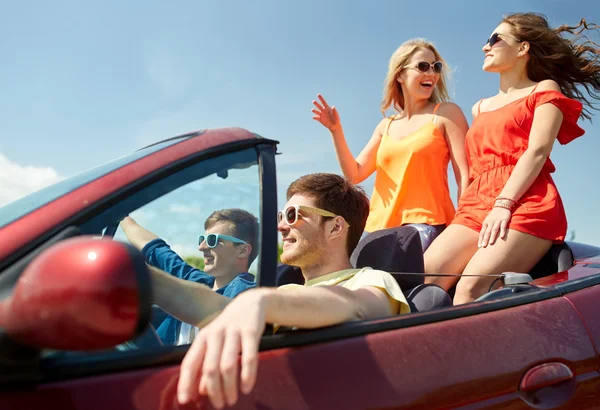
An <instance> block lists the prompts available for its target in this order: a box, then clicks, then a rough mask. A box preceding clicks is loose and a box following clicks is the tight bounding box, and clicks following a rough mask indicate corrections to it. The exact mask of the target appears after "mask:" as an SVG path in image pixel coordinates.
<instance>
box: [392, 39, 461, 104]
mask: <svg viewBox="0 0 600 410" xmlns="http://www.w3.org/2000/svg"><path fill="white" fill-rule="evenodd" d="M419 50H431V52H433V55H434V56H435V59H436V61H441V62H442V63H443V64H444V70H443V71H442V73H441V74H440V79H439V81H438V83H437V85H436V86H435V89H434V90H433V93H432V94H431V97H430V98H429V102H432V103H439V102H447V101H450V97H449V96H448V89H447V87H446V83H447V79H448V74H447V71H448V65H447V64H446V62H445V61H444V59H443V58H442V56H441V55H440V53H438V51H437V49H436V48H435V46H434V45H433V43H431V42H429V41H427V40H425V39H422V38H415V39H412V40H408V41H405V42H404V43H402V45H401V46H400V47H398V49H397V50H396V51H395V52H394V54H392V57H391V58H390V63H389V67H388V73H387V76H386V77H385V81H384V87H383V101H381V113H382V114H383V115H384V116H385V112H386V110H387V109H388V108H389V107H390V106H391V107H393V108H394V109H395V110H396V111H398V112H400V111H402V110H403V109H404V95H403V94H402V87H400V84H399V83H398V76H399V75H400V73H401V72H402V70H404V69H405V68H406V64H408V61H409V60H410V59H411V57H412V56H413V54H415V53H416V52H417V51H419Z"/></svg>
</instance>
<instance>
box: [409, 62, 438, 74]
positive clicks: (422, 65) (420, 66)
mask: <svg viewBox="0 0 600 410" xmlns="http://www.w3.org/2000/svg"><path fill="white" fill-rule="evenodd" d="M405 68H414V69H417V70H419V71H420V72H422V73H426V72H428V71H429V69H430V68H431V69H432V70H433V72H434V73H436V74H440V73H441V72H442V70H443V69H444V63H442V62H441V61H434V62H433V63H428V62H427V61H419V62H418V63H417V64H416V65H414V66H409V65H407V66H406V67H405Z"/></svg>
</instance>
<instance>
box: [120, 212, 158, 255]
mask: <svg viewBox="0 0 600 410" xmlns="http://www.w3.org/2000/svg"><path fill="white" fill-rule="evenodd" d="M121 228H122V229H123V232H125V236H127V239H129V242H130V243H131V244H132V245H133V246H135V247H136V248H137V249H139V250H142V248H143V247H144V246H146V244H148V242H150V241H152V240H154V239H158V236H156V235H154V234H153V233H152V232H150V231H149V230H147V229H145V228H142V227H141V226H140V225H138V223H137V222H136V221H134V220H133V219H132V218H131V217H129V216H127V217H125V219H123V220H122V221H121Z"/></svg>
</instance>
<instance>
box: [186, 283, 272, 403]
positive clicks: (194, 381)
mask: <svg viewBox="0 0 600 410" xmlns="http://www.w3.org/2000/svg"><path fill="white" fill-rule="evenodd" d="M270 291H271V290H268V289H252V290H249V291H246V292H244V293H242V294H241V295H239V296H237V297H236V298H235V299H234V300H233V301H232V302H231V303H230V304H229V305H228V306H227V307H226V308H225V310H223V312H222V313H221V314H220V315H219V316H217V317H216V318H215V319H214V320H213V321H212V322H211V323H210V324H208V325H207V326H206V327H204V328H203V329H202V330H201V331H200V332H199V333H198V335H197V336H196V338H195V339H194V342H193V343H192V346H191V347H190V349H189V350H188V352H187V354H186V356H185V358H184V359H183V362H182V363H181V373H180V377H179V385H178V388H177V398H178V401H179V403H181V404H186V403H189V402H191V401H192V400H194V399H195V398H196V397H197V395H198V394H201V395H207V396H208V398H209V399H210V402H211V403H212V405H213V406H214V407H215V408H217V409H220V408H223V406H224V405H225V404H227V405H228V406H233V405H234V404H235V403H236V402H237V400H238V387H237V378H238V360H239V355H240V352H241V355H242V357H241V383H240V384H241V385H240V388H241V391H242V393H244V394H249V393H250V392H251V391H252V388H253V387H254V384H255V382H256V372H257V370H258V344H259V340H260V337H261V336H262V334H263V332H264V330H265V323H266V311H267V306H266V304H267V299H266V297H265V296H266V294H267V293H268V292H270Z"/></svg>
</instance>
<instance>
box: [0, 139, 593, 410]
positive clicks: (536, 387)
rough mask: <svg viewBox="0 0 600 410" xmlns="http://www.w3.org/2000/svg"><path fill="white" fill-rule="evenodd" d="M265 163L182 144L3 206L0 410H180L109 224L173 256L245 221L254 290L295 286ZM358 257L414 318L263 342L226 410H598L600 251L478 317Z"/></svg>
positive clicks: (135, 281) (236, 144)
mask: <svg viewBox="0 0 600 410" xmlns="http://www.w3.org/2000/svg"><path fill="white" fill-rule="evenodd" d="M276 147H277V142H276V141H273V140H269V139H265V138H262V137H260V136H258V135H256V134H253V133H251V132H248V131H246V130H242V129H238V128H231V129H217V130H208V131H202V132H195V133H190V134H187V135H182V136H178V137H175V138H171V139H169V140H165V141H162V142H159V143H157V144H154V145H151V146H148V147H145V148H143V149H141V150H139V151H136V152H134V153H133V154H131V155H128V156H125V157H122V158H119V159H117V160H115V161H113V162H110V163H107V164H104V165H102V166H100V167H98V168H94V169H92V170H90V171H88V172H86V173H83V174H81V175H77V176H75V177H72V178H69V179H66V180H63V181H61V182H59V183H57V184H55V185H52V186H50V187H48V188H46V189H44V190H41V191H39V192H36V193H33V194H31V195H29V196H27V197H25V198H23V199H20V200H18V201H15V202H14V203H11V204H9V205H6V206H4V207H3V208H0V244H1V245H0V409H41V408H43V409H46V410H50V409H90V410H92V409H97V410H107V409H110V410H125V409H127V410H128V409H131V410H133V409H136V410H146V409H176V408H179V406H178V404H177V402H176V398H175V392H176V385H177V379H178V373H179V364H180V363H181V360H182V358H183V356H184V355H185V353H186V350H187V347H186V346H175V345H173V346H167V345H164V344H163V343H162V342H161V340H160V339H159V338H157V337H156V334H155V332H154V328H155V326H153V324H156V322H155V320H156V315H157V314H158V313H157V309H156V307H153V306H152V304H151V300H152V295H151V287H150V283H149V275H148V271H147V268H146V265H145V264H144V260H143V257H142V255H141V253H140V252H139V251H138V250H136V249H134V248H133V247H132V246H131V245H129V244H127V243H126V242H125V241H124V240H120V239H124V236H123V233H122V232H121V231H120V228H119V221H121V220H122V219H123V218H124V217H125V216H126V215H130V214H131V215H133V216H134V217H135V219H136V221H138V222H139V223H140V224H142V225H144V226H145V227H147V228H148V229H150V230H152V231H153V232H156V233H158V234H160V235H161V237H163V236H164V237H165V239H166V240H167V241H168V242H169V243H170V244H172V247H173V248H174V249H175V250H177V251H178V252H179V251H180V250H181V251H182V252H183V251H184V250H185V246H187V245H186V244H188V243H189V244H192V245H190V246H191V249H192V250H193V242H194V239H193V236H194V235H197V234H198V232H199V230H201V229H202V228H203V222H204V218H205V217H206V216H207V215H208V213H209V212H210V211H211V210H215V209H223V208H228V207H238V208H239V207H242V208H244V209H247V210H248V211H249V212H252V213H254V214H255V215H256V216H257V217H258V218H259V220H260V252H259V257H258V259H257V262H255V265H253V266H252V267H251V269H250V271H251V273H253V274H254V275H255V278H256V282H257V283H258V285H259V286H274V285H277V284H280V283H282V282H285V281H287V280H290V279H289V278H287V276H286V275H277V272H278V268H277V241H278V237H277V230H276V218H275V215H276V212H277V209H278V208H277V187H276V166H275V158H276V156H275V155H276ZM407 240H408V239H407ZM363 245H364V244H363ZM363 245H359V248H361V249H362V251H363V255H357V256H356V257H353V262H354V263H355V264H359V263H367V262H365V261H363V262H361V260H362V259H364V258H366V259H370V260H369V261H368V263H370V264H374V265H378V264H380V262H381V263H382V264H383V263H385V260H386V258H387V259H389V255H390V254H394V255H401V254H402V252H405V253H406V254H405V258H404V259H405V260H406V261H412V262H411V264H409V265H410V266H408V265H407V266H408V268H404V269H402V267H400V268H399V269H396V273H395V274H394V276H395V277H396V278H397V280H398V281H399V282H401V283H402V289H404V290H406V292H407V293H409V294H410V297H409V299H411V300H412V302H411V303H413V305H414V307H415V308H414V309H413V313H410V314H406V315H400V316H395V317H386V318H381V319H379V320H369V321H357V322H353V323H348V324H344V325H339V326H333V327H329V328H324V329H317V330H310V331H304V330H302V331H289V332H284V333H281V334H279V333H277V334H274V335H265V336H263V339H262V341H261V353H260V365H259V373H258V382H257V385H256V387H255V389H254V390H253V392H252V393H251V394H250V395H248V396H242V397H241V399H240V401H239V402H238V403H237V404H236V406H235V408H240V409H242V408H243V409H261V410H262V409H408V408H420V409H442V408H443V409H447V408H461V409H482V408H486V409H526V408H535V409H551V408H573V409H592V408H595V409H598V408H600V353H599V352H600V350H599V349H600V313H599V312H600V248H598V247H593V246H588V245H584V244H580V243H574V242H568V243H566V244H563V245H555V246H554V247H553V248H552V249H551V250H550V252H549V253H548V254H547V255H546V256H545V257H544V259H543V260H542V261H540V263H539V264H538V265H537V266H536V267H535V268H534V269H533V270H532V271H531V272H523V273H524V274H523V275H514V274H507V275H504V276H501V277H499V278H498V279H499V283H498V286H496V287H495V288H494V289H490V292H489V293H487V294H486V295H484V296H483V297H481V298H480V299H479V300H477V301H475V302H473V303H468V304H465V305H460V306H451V305H449V304H448V303H443V302H442V303H440V304H438V305H435V303H434V304H433V305H431V304H430V305H429V306H426V305H427V304H425V305H421V304H420V303H421V302H419V301H418V300H417V299H418V298H416V297H414V293H415V291H414V289H417V288H419V286H422V285H421V283H422V282H423V273H422V260H421V259H420V258H422V257H421V255H420V252H419V251H415V252H412V251H411V250H410V246H408V245H407V243H405V242H401V241H397V242H390V244H389V245H388V246H389V247H388V248H386V247H382V246H378V247H377V249H376V251H377V252H379V254H377V252H374V251H373V247H372V246H371V250H370V251H368V252H367V251H365V249H367V248H369V246H368V244H366V245H364V246H363ZM178 246H179V248H178ZM390 247H394V249H392V248H390ZM396 259H398V258H396ZM400 259H402V258H400ZM404 259H403V260H404ZM414 261H416V262H414ZM413 262H414V263H413ZM419 262H420V264H419ZM374 267H377V266H374ZM420 267H421V268H420ZM419 270H421V272H418V271H419ZM407 283H411V284H412V285H415V286H414V287H413V289H409V287H411V286H412V285H410V286H409V285H407ZM424 294H426V292H425V293H424ZM201 400H202V399H201ZM195 404H196V405H197V406H193V405H192V406H191V407H190V408H197V407H206V408H209V407H210V404H209V403H208V401H201V402H199V403H195Z"/></svg>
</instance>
